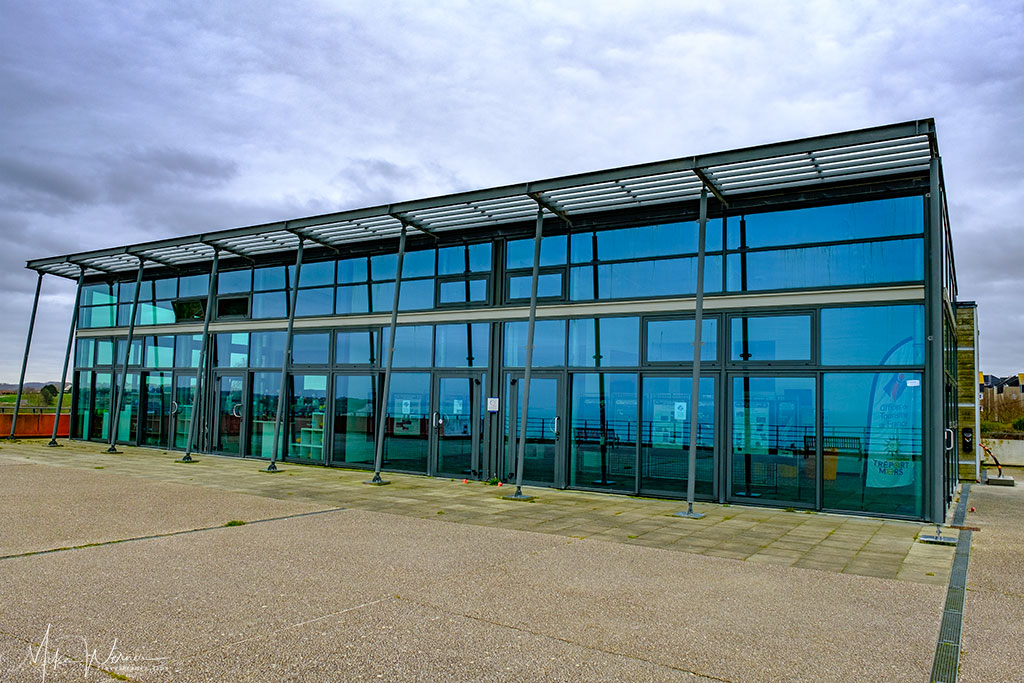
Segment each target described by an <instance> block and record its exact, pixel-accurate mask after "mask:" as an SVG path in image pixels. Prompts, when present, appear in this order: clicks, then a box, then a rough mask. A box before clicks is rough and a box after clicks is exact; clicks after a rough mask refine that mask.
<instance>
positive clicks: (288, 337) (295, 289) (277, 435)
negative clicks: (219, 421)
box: [263, 238, 304, 472]
mask: <svg viewBox="0 0 1024 683" xmlns="http://www.w3.org/2000/svg"><path fill="white" fill-rule="evenodd" d="M303 244H304V243H303V241H302V239H301V238H300V239H299V247H298V249H297V250H296V254H295V282H294V283H292V296H291V306H289V307H288V329H287V331H286V332H285V337H284V358H283V359H282V360H281V388H280V390H279V391H278V392H277V417H276V418H275V420H274V443H273V445H271V447H270V464H269V465H267V469H265V470H263V471H264V472H280V471H281V470H279V469H278V468H277V464H276V463H275V461H276V460H277V451H278V448H279V446H280V439H281V422H282V421H283V420H284V404H285V398H286V395H285V392H286V391H287V390H288V371H289V370H290V369H291V364H292V331H293V330H294V329H295V304H296V303H297V302H298V300H299V278H300V277H301V276H302V249H303V246H302V245H303Z"/></svg>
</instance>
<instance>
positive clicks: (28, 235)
mask: <svg viewBox="0 0 1024 683" xmlns="http://www.w3.org/2000/svg"><path fill="white" fill-rule="evenodd" d="M1022 36H1024V2H1021V1H1019V0H1012V1H1011V0H1007V1H1004V2H971V3H952V2H936V1H935V0H929V1H923V0H922V1H920V2H916V1H915V2H899V1H894V0H886V1H884V2H877V3H876V2H833V3H829V2H807V3H796V2H793V3H786V2H782V1H780V2H772V3H755V2H715V3H709V2H681V1H678V0H676V1H670V2H641V1H636V2H623V1H622V0H618V1H614V2H603V3H600V2H594V3H571V2H536V3H529V2H514V1H511V0H505V1H502V2H442V1H439V0H431V1H430V2H406V3H392V2H386V1H383V0H372V1H371V2H357V1H354V0H345V1H342V0H336V1H334V2H329V1H326V0H325V1H323V2H317V1H314V0H301V1H298V0H297V1H293V2H288V3H280V2H254V1H249V2H211V1H210V0H203V1H200V2H191V1H183V0H176V1H175V2H166V1H160V2H146V1H141V0H139V1H133V2H126V3H117V2H109V1H108V0H103V1H97V2H85V1H78V0H64V1H61V2H48V1H42V2H24V1H23V0H0V290H2V291H3V293H4V295H3V296H2V297H0V320H2V325H0V381H6V382H12V381H17V376H18V371H19V369H20V363H21V358H22V353H23V349H24V341H25V332H26V329H27V326H28V319H29V310H30V307H31V300H32V293H33V289H34V286H35V280H36V276H35V273H33V272H32V271H29V270H26V269H25V268H24V265H25V261H26V260H27V259H30V258H39V257H45V256H51V255H56V254H63V253H68V252H74V251H81V250H87V249H96V248H103V247H110V246H120V245H124V244H130V243H134V242H139V241H143V240H151V239H159V238H163V237H172V236H176V235H182V234H191V233H196V232H201V231H208V230H217V229H224V228H231V227H236V226H240V225H249V224H254V223H263V222H268V221H273V220H278V219H286V218H294V217H298V216H304V215H310V214H317V213H324V212H329V211H337V210H341V209H349V208H358V207H361V206H367V205H371V204H377V203H385V202H390V201H402V200H406V199H416V198H420V197H425V196H432V195H436V194H442V193H448V192H454V191H459V190H469V189H476V188H483V187H489V186H493V185H500V184H505V183H514V182H521V181H527V180H535V179H539V178H546V177H552V176H558V175H563V174H569V173H577V172H584V171H590V170H597V169H601V168H607V167H612V166H621V165H624V164H633V163H641V162H646V161H655V160H660V159H667V158H673V157H679V156H690V155H694V154H701V153H706V152H715V151H721V150H727V149H733V148H737V147H746V146H749V145H756V144H761V143H769V142H777V141H782V140H788V139H792V138H799V137H807V136H811V135H819V134H825V133H833V132H838V131H844V130H851V129H855V128H863V127H867V126H875V125H882V124H887V123H894V122H898V121H905V120H911V119H917V118H926V117H934V118H935V119H936V124H937V127H938V135H939V145H940V151H941V153H942V157H943V164H944V172H945V179H946V187H947V192H948V199H949V207H950V213H951V218H952V226H953V235H954V241H955V247H956V264H957V273H958V278H959V284H960V298H961V299H962V300H976V301H977V302H978V303H979V305H980V315H981V354H982V355H981V358H982V369H983V370H984V371H985V372H991V373H996V374H1008V373H1012V372H1018V371H1024V358H1022V354H1021V348H1022V345H1021V339H1022V337H1024V306H1022V303H1021V302H1022V294H1024V37H1022ZM73 297H74V285H73V283H71V282H68V281H64V280H60V279H58V278H54V277H49V276H48V277H46V278H44V281H43V297H42V300H41V303H40V314H39V318H38V320H37V324H36V335H35V341H34V342H33V348H32V356H31V361H30V364H29V373H28V379H29V381H40V380H53V379H57V378H59V376H60V369H59V367H60V361H61V359H62V358H63V352H64V344H65V340H66V337H67V325H68V323H69V321H70V315H71V310H70V309H71V302H72V300H73Z"/></svg>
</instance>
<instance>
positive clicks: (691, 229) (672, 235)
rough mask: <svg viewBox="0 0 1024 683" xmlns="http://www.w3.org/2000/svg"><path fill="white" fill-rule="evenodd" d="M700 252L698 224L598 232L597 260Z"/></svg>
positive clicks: (673, 224) (674, 224) (690, 223)
mask: <svg viewBox="0 0 1024 683" xmlns="http://www.w3.org/2000/svg"><path fill="white" fill-rule="evenodd" d="M695 253H697V224H696V223H695V222H692V221H691V222H689V223H666V224H662V225H646V226H643V227H639V228H622V229H620V230H602V231H599V232H598V233H597V259H598V260H599V261H614V260H618V259H639V258H650V257H652V256H675V255H677V254H695Z"/></svg>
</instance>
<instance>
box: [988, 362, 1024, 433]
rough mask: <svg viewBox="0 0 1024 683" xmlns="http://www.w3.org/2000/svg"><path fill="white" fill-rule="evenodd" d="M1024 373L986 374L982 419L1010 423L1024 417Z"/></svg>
mask: <svg viewBox="0 0 1024 683" xmlns="http://www.w3.org/2000/svg"><path fill="white" fill-rule="evenodd" d="M1022 380H1024V373H1020V374H1016V375H1010V376H1009V377H997V376H996V375H985V383H984V384H983V385H982V398H981V419H983V420H988V421H991V422H1002V423H1004V424H1010V423H1012V422H1013V421H1014V420H1017V419H1019V418H1021V417H1024V396H1022V393H1024V392H1022V390H1021V389H1022V386H1021V385H1022V384H1024V381H1022Z"/></svg>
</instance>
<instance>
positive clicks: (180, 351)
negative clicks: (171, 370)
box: [174, 334, 203, 368]
mask: <svg viewBox="0 0 1024 683" xmlns="http://www.w3.org/2000/svg"><path fill="white" fill-rule="evenodd" d="M202 349H203V335H201V334H179V335H178V336H177V339H176V340H175V347H174V367H176V368H197V367H199V354H200V353H202Z"/></svg>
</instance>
